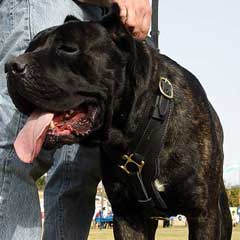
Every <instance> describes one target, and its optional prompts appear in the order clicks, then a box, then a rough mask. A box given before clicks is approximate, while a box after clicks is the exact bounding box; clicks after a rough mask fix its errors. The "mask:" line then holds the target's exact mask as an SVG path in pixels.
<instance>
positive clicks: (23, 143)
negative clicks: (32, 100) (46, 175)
mask: <svg viewBox="0 0 240 240" xmlns="http://www.w3.org/2000/svg"><path fill="white" fill-rule="evenodd" d="M53 116H54V114H53V113H41V112H37V111H36V112H33V113H32V114H31V116H30V117H29V118H28V120H27V122H26V124H25V125H24V127H23V128H22V130H21V131H20V132H19V134H18V136H17V138H16V140H15V142H14V148H15V151H16V153H17V155H18V157H19V158H20V160H22V161H23V162H25V163H31V162H32V161H33V160H34V158H35V157H36V156H37V155H38V154H39V152H40V150H41V147H42V145H43V142H44V140H45V136H46V133H47V130H48V126H49V124H50V123H51V121H52V119H53Z"/></svg>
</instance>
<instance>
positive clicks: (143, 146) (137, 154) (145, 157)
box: [120, 77, 173, 217]
mask: <svg viewBox="0 0 240 240" xmlns="http://www.w3.org/2000/svg"><path fill="white" fill-rule="evenodd" d="M172 98H173V89H172V85H171V83H170V82H169V81H168V79H166V78H163V77H161V78H160V82H159V94H158V95H157V96H156V100H155V105H154V108H153V111H152V114H151V118H150V120H149V121H148V123H147V124H146V127H145V130H144V133H143V135H142V136H141V138H140V140H139V141H138V144H137V146H136V143H135V142H134V145H135V146H136V147H135V149H134V146H133V145H132V146H130V149H131V150H132V152H131V154H129V155H124V156H123V157H122V160H121V163H122V165H120V167H121V168H122V169H123V170H124V171H125V173H126V174H125V178H126V179H127V182H128V183H129V185H130V187H131V189H132V190H133V192H134V194H135V196H136V198H137V200H138V204H139V205H141V209H142V211H143V214H144V215H146V216H147V217H151V216H155V215H158V214H159V213H160V214H161V215H162V216H167V215H166V210H167V205H166V203H165V202H164V200H163V199H162V197H161V195H160V193H159V191H158V190H157V188H156V186H155V184H154V180H156V178H157V177H158V176H159V174H160V161H159V154H160V152H161V150H162V148H163V147H164V140H165V136H166V132H167V128H168V124H169V120H170V116H171V113H172V109H173V101H172ZM143 118H144V117H143ZM139 130H140V129H139ZM140 131H142V129H141V130H140ZM143 168H144V171H145V173H150V175H147V176H146V174H144V181H143V176H142V169H143ZM153 171H155V172H154V173H153ZM151 173H153V175H151Z"/></svg>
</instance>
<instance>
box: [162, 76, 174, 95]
mask: <svg viewBox="0 0 240 240" xmlns="http://www.w3.org/2000/svg"><path fill="white" fill-rule="evenodd" d="M162 82H164V83H166V84H168V85H169V86H170V93H168V92H166V91H165V90H164V89H163V87H162ZM159 90H160V92H161V93H162V95H163V96H165V97H166V98H168V99H172V98H173V86H172V84H171V82H170V81H169V80H168V79H167V78H165V77H160V81H159Z"/></svg>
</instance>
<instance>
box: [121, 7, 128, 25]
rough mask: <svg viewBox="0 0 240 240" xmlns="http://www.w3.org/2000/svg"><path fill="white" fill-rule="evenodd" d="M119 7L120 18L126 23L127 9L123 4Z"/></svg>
mask: <svg viewBox="0 0 240 240" xmlns="http://www.w3.org/2000/svg"><path fill="white" fill-rule="evenodd" d="M119 7H120V18H121V21H122V22H123V23H126V21H127V19H128V9H127V8H126V7H125V6H119Z"/></svg>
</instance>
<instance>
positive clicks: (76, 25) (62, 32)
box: [26, 21, 108, 52]
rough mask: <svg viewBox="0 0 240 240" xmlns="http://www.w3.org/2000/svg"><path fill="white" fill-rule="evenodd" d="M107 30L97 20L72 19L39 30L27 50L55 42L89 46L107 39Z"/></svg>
mask: <svg viewBox="0 0 240 240" xmlns="http://www.w3.org/2000/svg"><path fill="white" fill-rule="evenodd" d="M107 35H108V34H107V31H106V30H105V29H104V27H102V26H101V25H100V24H99V23H97V22H81V21H70V22H67V23H64V24H63V25H60V26H54V27H51V28H48V29H45V30H43V31H41V32H39V33H38V34H37V35H36V36H35V37H34V38H33V40H32V41H31V43H30V45H29V47H28V49H27V50H26V52H31V51H33V50H34V49H36V48H38V47H43V46H44V45H47V46H48V47H49V46H51V45H52V44H53V43H56V44H57V43H68V42H71V43H77V44H78V45H81V47H83V48H87V47H88V46H89V45H90V44H91V43H95V42H99V40H100V39H102V40H103V41H104V40H106V38H107V37H108V36H107Z"/></svg>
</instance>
